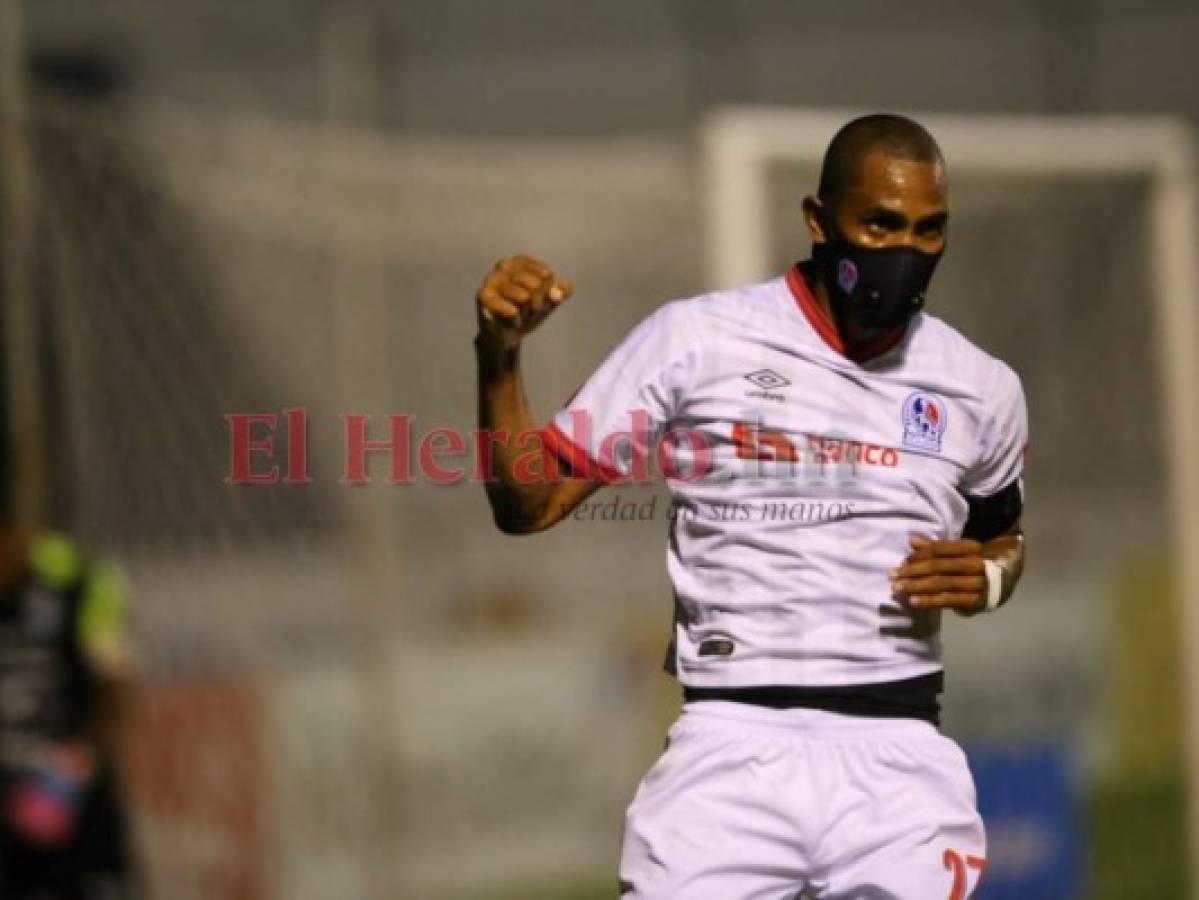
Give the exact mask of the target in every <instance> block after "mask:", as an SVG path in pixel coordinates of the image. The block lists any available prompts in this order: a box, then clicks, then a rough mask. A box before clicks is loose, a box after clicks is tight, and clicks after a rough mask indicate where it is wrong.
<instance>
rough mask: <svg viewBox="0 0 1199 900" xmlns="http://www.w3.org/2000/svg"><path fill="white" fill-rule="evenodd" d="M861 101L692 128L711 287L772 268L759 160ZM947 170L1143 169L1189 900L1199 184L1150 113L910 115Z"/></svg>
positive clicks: (752, 111)
mask: <svg viewBox="0 0 1199 900" xmlns="http://www.w3.org/2000/svg"><path fill="white" fill-rule="evenodd" d="M859 114H861V111H854V110H828V109H826V110H819V111H810V110H798V109H790V108H766V107H729V108H724V109H721V110H718V111H716V112H715V113H714V114H712V115H711V116H710V117H709V118H708V119H707V121H706V122H705V124H704V127H703V129H702V132H701V141H702V150H703V161H704V173H705V178H706V185H705V191H706V194H705V201H706V205H707V209H706V214H707V228H708V232H707V247H706V250H707V253H708V258H709V262H710V265H711V270H710V275H711V279H712V282H713V284H714V285H715V286H719V287H728V286H733V285H736V284H742V283H749V282H752V281H756V280H760V279H761V278H762V277H764V276H767V275H769V274H771V271H770V269H771V264H772V260H771V258H770V257H771V246H772V243H771V233H770V215H771V205H770V197H769V194H768V190H769V188H768V178H769V167H770V166H771V165H772V164H777V163H796V164H808V165H818V164H819V163H820V160H821V158H822V157H823V155H824V151H825V148H826V147H827V145H828V141H829V140H830V139H831V137H832V136H833V134H835V133H836V131H837V129H838V128H839V127H840V126H841V125H843V124H844V123H845V122H847V121H849V120H850V119H851V118H853V117H854V116H856V115H859ZM915 118H916V119H917V120H918V121H920V122H921V123H922V124H924V125H925V126H926V127H928V129H929V130H930V131H931V132H932V133H933V134H934V135H935V136H936V138H937V141H938V143H940V145H941V147H942V149H943V150H944V151H945V155H946V158H947V159H948V160H949V162H950V166H951V169H952V171H953V172H968V173H974V174H979V173H984V174H1001V175H1031V176H1044V177H1054V176H1072V177H1080V176H1082V177H1086V176H1144V177H1147V178H1148V179H1149V191H1148V210H1149V219H1148V222H1149V229H1150V230H1149V234H1148V266H1149V275H1150V279H1151V285H1150V287H1151V290H1152V295H1153V300H1152V306H1151V307H1150V308H1151V309H1152V314H1153V316H1154V319H1155V323H1154V337H1155V340H1156V347H1157V351H1158V352H1157V356H1158V378H1159V382H1160V385H1161V402H1162V404H1163V408H1162V415H1161V420H1162V422H1163V428H1164V429H1165V433H1164V447H1165V453H1166V458H1167V472H1166V476H1167V478H1168V482H1167V483H1168V484H1169V485H1170V486H1171V490H1170V492H1169V493H1170V502H1171V508H1170V510H1169V518H1168V520H1167V521H1168V524H1169V526H1170V528H1171V533H1172V538H1173V546H1172V550H1173V559H1174V561H1175V563H1176V568H1175V572H1174V577H1175V579H1176V581H1175V583H1176V585H1177V590H1178V596H1179V599H1180V610H1181V622H1180V626H1181V640H1182V649H1181V652H1182V659H1183V669H1182V671H1183V678H1184V680H1185V684H1184V690H1183V697H1184V703H1185V716H1186V722H1185V731H1184V734H1185V740H1186V746H1185V748H1184V763H1185V765H1186V768H1187V776H1188V781H1189V782H1191V783H1192V786H1191V788H1190V796H1189V800H1188V819H1189V837H1188V840H1189V849H1190V853H1189V859H1191V860H1192V861H1193V862H1192V863H1191V865H1192V867H1193V868H1194V869H1195V871H1194V872H1193V873H1192V875H1193V876H1194V877H1192V879H1191V883H1192V884H1193V885H1194V887H1193V888H1192V896H1194V897H1197V898H1199V786H1196V785H1195V784H1194V779H1195V778H1196V777H1199V465H1197V461H1199V269H1197V268H1196V260H1195V257H1196V254H1197V253H1199V185H1197V181H1196V168H1197V166H1196V162H1197V157H1196V152H1197V150H1196V144H1195V141H1194V138H1193V136H1192V133H1191V130H1190V128H1189V127H1188V125H1187V124H1186V123H1185V122H1184V121H1182V120H1180V119H1175V118H1166V117H1157V116H1052V117H1050V116H991V115H957V114H937V113H933V114H927V115H923V114H918V115H916V116H915Z"/></svg>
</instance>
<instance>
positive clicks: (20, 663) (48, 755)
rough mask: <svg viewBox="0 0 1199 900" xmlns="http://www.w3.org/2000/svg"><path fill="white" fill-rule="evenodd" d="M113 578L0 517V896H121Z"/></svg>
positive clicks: (119, 666) (124, 679) (119, 626)
mask: <svg viewBox="0 0 1199 900" xmlns="http://www.w3.org/2000/svg"><path fill="white" fill-rule="evenodd" d="M125 591H126V588H125V584H124V579H123V578H122V576H121V575H120V574H119V572H118V571H117V570H116V569H114V568H113V567H111V566H108V565H104V564H93V563H89V562H88V561H87V560H85V558H84V557H83V556H82V555H81V553H80V551H79V550H78V548H77V547H76V546H75V544H74V543H73V542H72V541H70V540H69V539H68V538H66V537H64V536H62V535H59V534H55V533H51V532H33V533H30V532H27V531H25V530H23V529H21V528H20V527H19V526H17V525H16V523H14V522H13V521H12V519H11V517H6V518H5V519H4V520H3V521H2V522H0V798H2V799H0V895H2V896H4V897H5V898H11V900H26V898H29V900H33V898H47V900H48V898H54V900H60V898H61V900H117V898H127V897H132V896H133V879H132V871H133V870H132V866H131V861H130V853H129V844H128V836H127V833H126V821H125V820H126V817H125V811H124V804H123V802H122V799H121V790H120V786H119V779H118V778H117V774H116V772H117V759H118V755H119V746H120V736H121V730H122V726H123V724H124V723H125V721H126V713H127V709H128V704H129V701H130V692H131V689H132V671H133V670H132V665H133V664H132V653H131V650H130V644H129V640H128V637H127V633H126V623H125V615H126V609H127V601H126V596H125Z"/></svg>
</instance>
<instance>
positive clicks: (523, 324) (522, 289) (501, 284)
mask: <svg viewBox="0 0 1199 900" xmlns="http://www.w3.org/2000/svg"><path fill="white" fill-rule="evenodd" d="M572 293H574V286H573V285H572V284H571V283H570V282H569V281H567V280H566V279H564V278H559V277H558V276H557V275H555V274H554V271H553V270H552V269H551V268H550V267H549V266H547V265H546V264H545V263H543V262H541V261H540V260H536V259H534V258H533V257H531V256H523V255H521V256H511V257H508V258H507V259H501V260H500V261H499V262H497V263H496V264H495V268H493V269H492V270H491V273H490V274H489V275H488V276H487V277H486V278H485V279H483V284H482V285H481V286H480V287H479V292H478V293H477V294H476V295H475V304H476V309H477V311H478V314H479V333H480V335H482V336H483V338H484V339H486V340H488V341H489V342H491V343H492V344H493V345H495V346H498V347H503V348H512V347H515V346H517V345H518V344H519V343H520V342H521V340H522V339H523V338H524V336H525V335H526V334H528V333H529V332H531V331H532V330H533V329H535V328H536V327H537V326H538V325H540V324H541V323H542V322H544V321H545V320H546V318H548V317H549V315H550V313H552V312H553V311H554V310H555V309H557V307H558V305H559V304H561V303H563V302H565V301H566V300H568V299H569V298H570V295H571V294H572Z"/></svg>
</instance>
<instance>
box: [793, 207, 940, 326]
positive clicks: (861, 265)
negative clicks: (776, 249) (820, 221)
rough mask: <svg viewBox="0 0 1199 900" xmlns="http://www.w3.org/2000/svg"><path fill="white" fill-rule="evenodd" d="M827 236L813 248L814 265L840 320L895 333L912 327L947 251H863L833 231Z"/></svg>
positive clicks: (908, 249) (889, 249) (834, 311)
mask: <svg viewBox="0 0 1199 900" xmlns="http://www.w3.org/2000/svg"><path fill="white" fill-rule="evenodd" d="M825 234H826V235H827V236H828V237H827V239H826V240H825V242H824V243H823V244H813V245H812V259H813V260H814V261H815V263H816V265H817V266H818V267H819V268H820V270H821V273H822V275H823V278H824V283H825V285H826V286H827V287H828V291H829V301H830V303H831V304H832V307H833V314H834V315H835V316H836V317H837V319H838V320H843V321H849V322H853V323H854V324H855V325H858V326H860V327H862V328H869V329H876V330H883V331H891V330H893V329H896V328H899V327H900V326H902V325H906V324H907V323H908V321H909V320H910V319H911V318H912V316H914V315H916V313H918V312H920V310H921V309H922V308H923V307H924V292H925V291H927V290H928V284H929V282H930V281H932V277H933V271H934V270H935V269H936V268H937V263H938V262H940V261H941V254H942V253H944V250H942V251H941V252H940V253H924V252H922V251H920V250H917V249H915V248H913V247H859V246H858V245H857V244H853V243H850V242H849V241H848V240H846V239H845V237H844V236H842V235H840V234H839V233H837V232H836V231H835V230H834V229H831V228H828V227H827V226H826V227H825Z"/></svg>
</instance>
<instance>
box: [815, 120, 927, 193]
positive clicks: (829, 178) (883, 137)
mask: <svg viewBox="0 0 1199 900" xmlns="http://www.w3.org/2000/svg"><path fill="white" fill-rule="evenodd" d="M872 153H881V154H884V155H886V156H888V157H890V158H892V159H902V160H907V161H909V162H919V163H935V164H937V165H938V167H941V166H943V165H944V158H943V157H942V156H941V148H940V147H938V146H937V142H936V141H935V140H933V136H932V135H931V134H929V133H928V131H927V130H926V129H925V128H924V126H923V125H920V124H919V123H917V122H914V121H912V120H911V119H909V118H906V117H904V116H896V115H889V114H887V113H875V114H873V115H869V116H862V117H861V118H857V119H854V120H853V121H852V122H849V123H848V124H846V125H845V126H843V127H842V128H841V130H840V131H838V132H837V133H836V135H834V136H833V139H832V141H831V142H830V143H829V145H828V150H826V151H825V153H824V163H823V164H822V165H821V167H820V187H819V188H818V190H817V195H818V196H819V197H820V200H821V202H823V203H825V204H826V205H831V204H835V203H836V202H837V201H838V200H839V199H840V198H841V197H842V196H843V195H844V193H845V191H846V190H847V189H848V188H849V187H851V186H853V185H854V184H855V183H856V182H857V181H858V180H859V179H860V177H861V174H862V169H863V164H864V162H865V160H866V158H867V157H868V156H870V155H871V154H872Z"/></svg>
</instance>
